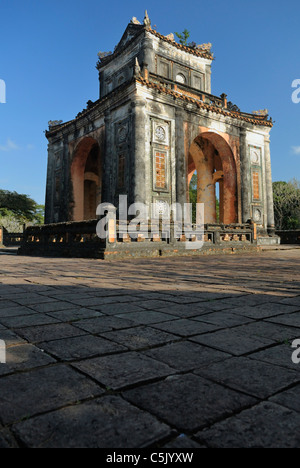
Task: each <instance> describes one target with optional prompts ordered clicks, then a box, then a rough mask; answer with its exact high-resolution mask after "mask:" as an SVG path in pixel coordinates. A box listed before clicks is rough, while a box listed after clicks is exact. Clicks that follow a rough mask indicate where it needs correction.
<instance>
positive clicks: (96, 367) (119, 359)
mask: <svg viewBox="0 0 300 468" xmlns="http://www.w3.org/2000/svg"><path fill="white" fill-rule="evenodd" d="M73 365H74V367H75V368H76V369H79V370H80V371H81V372H83V373H84V374H86V375H88V376H90V377H92V378H93V379H94V380H96V381H97V382H99V383H101V384H102V385H104V386H105V387H106V388H109V389H113V390H117V389H121V388H124V387H129V386H132V385H135V384H137V383H141V382H147V381H149V380H153V379H158V378H163V377H166V376H168V375H171V374H174V369H171V368H170V367H169V366H167V365H165V364H163V363H160V362H157V361H156V360H154V359H151V358H149V357H147V356H144V355H142V354H140V353H136V352H128V353H123V354H118V355H113V356H106V357H99V358H94V359H87V360H85V361H81V362H78V363H75V364H73Z"/></svg>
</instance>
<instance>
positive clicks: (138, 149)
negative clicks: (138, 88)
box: [131, 97, 149, 203]
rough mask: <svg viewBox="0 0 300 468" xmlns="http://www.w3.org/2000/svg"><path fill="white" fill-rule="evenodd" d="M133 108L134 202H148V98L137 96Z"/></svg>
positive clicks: (132, 104)
mask: <svg viewBox="0 0 300 468" xmlns="http://www.w3.org/2000/svg"><path fill="white" fill-rule="evenodd" d="M131 108H132V126H133V128H132V149H133V151H132V154H133V159H134V160H133V171H134V177H133V180H132V183H133V184H134V187H133V194H134V200H133V201H134V202H135V203H147V190H149V187H147V183H146V179H147V177H146V176H147V174H146V170H147V160H148V162H149V157H148V158H147V155H146V154H145V141H146V100H145V99H143V98H141V97H137V98H136V99H135V101H133V102H132V103H131Z"/></svg>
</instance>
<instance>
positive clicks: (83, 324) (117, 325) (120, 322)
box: [74, 314, 135, 335]
mask: <svg viewBox="0 0 300 468" xmlns="http://www.w3.org/2000/svg"><path fill="white" fill-rule="evenodd" d="M134 324H135V322H134V321H133V320H128V319H126V314H124V318H119V317H116V316H107V315H102V316H101V317H99V318H97V317H96V318H91V319H84V320H79V321H78V322H76V323H74V326H76V327H78V328H80V329H82V330H84V331H86V332H89V333H93V334H94V335H98V334H100V333H105V332H108V331H113V330H121V329H123V328H130V327H132V326H133V325H134Z"/></svg>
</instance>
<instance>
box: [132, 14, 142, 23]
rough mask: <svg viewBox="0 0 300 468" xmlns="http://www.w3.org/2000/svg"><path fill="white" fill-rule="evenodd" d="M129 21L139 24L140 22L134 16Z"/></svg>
mask: <svg viewBox="0 0 300 468" xmlns="http://www.w3.org/2000/svg"><path fill="white" fill-rule="evenodd" d="M130 23H131V24H141V23H140V22H139V20H138V19H137V18H136V17H135V16H133V17H132V19H131V21H130Z"/></svg>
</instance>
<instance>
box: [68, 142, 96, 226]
mask: <svg viewBox="0 0 300 468" xmlns="http://www.w3.org/2000/svg"><path fill="white" fill-rule="evenodd" d="M71 178H72V183H73V198H74V208H73V221H83V220H90V219H96V209H97V206H98V205H99V203H101V192H102V159H101V154H100V147H99V144H98V142H97V140H95V139H94V138H91V137H86V138H84V139H83V140H82V141H81V142H80V143H79V144H78V146H77V147H76V149H75V152H74V157H73V161H72V166H71Z"/></svg>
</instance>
